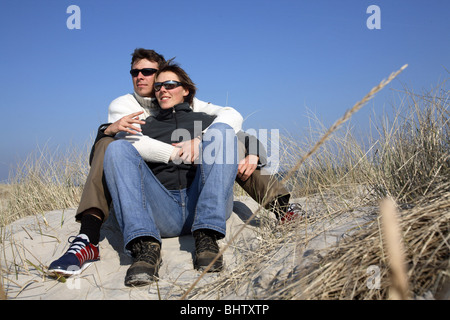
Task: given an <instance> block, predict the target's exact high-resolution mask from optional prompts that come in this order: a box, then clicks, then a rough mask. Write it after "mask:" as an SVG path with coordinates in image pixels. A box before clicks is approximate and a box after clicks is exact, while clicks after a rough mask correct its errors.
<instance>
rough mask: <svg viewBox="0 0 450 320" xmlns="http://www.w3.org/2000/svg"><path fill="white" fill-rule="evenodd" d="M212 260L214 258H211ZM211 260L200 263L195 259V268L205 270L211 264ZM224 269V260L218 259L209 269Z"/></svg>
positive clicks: (213, 270) (211, 270)
mask: <svg viewBox="0 0 450 320" xmlns="http://www.w3.org/2000/svg"><path fill="white" fill-rule="evenodd" d="M211 261H212V260H211ZM210 263H211V262H209V263H208V264H206V263H204V264H201V265H200V264H199V263H198V261H197V260H195V261H194V268H195V269H196V270H198V271H201V272H203V271H205V269H206V268H207V267H208V266H209V264H210ZM222 270H223V261H220V260H217V261H216V262H215V263H214V264H213V265H212V266H211V268H210V269H209V270H208V272H220V271H222Z"/></svg>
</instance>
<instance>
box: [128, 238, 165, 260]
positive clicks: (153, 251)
mask: <svg viewBox="0 0 450 320" xmlns="http://www.w3.org/2000/svg"><path fill="white" fill-rule="evenodd" d="M132 252H133V255H134V258H135V261H145V262H150V263H153V264H156V263H157V262H158V260H159V258H160V256H161V254H160V252H161V246H160V244H159V243H156V242H152V241H142V240H140V241H136V242H135V243H134V244H133V250H132Z"/></svg>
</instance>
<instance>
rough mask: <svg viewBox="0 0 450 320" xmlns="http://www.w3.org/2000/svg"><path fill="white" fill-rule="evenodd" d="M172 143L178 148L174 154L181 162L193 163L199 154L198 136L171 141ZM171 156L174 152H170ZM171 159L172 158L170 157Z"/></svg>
mask: <svg viewBox="0 0 450 320" xmlns="http://www.w3.org/2000/svg"><path fill="white" fill-rule="evenodd" d="M172 145H173V146H174V147H176V148H179V150H177V151H178V152H177V154H176V157H178V158H179V159H180V160H181V161H182V162H183V163H187V164H191V163H194V161H195V160H197V158H198V156H199V154H200V148H199V145H200V139H199V138H194V139H192V140H189V141H183V142H178V143H172ZM172 156H174V153H172ZM171 160H173V159H172V157H171Z"/></svg>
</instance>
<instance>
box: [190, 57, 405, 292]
mask: <svg viewBox="0 0 450 320" xmlns="http://www.w3.org/2000/svg"><path fill="white" fill-rule="evenodd" d="M407 66H408V65H404V66H403V67H401V68H400V69H399V70H398V71H396V72H393V73H392V74H391V75H390V76H389V77H388V78H387V79H386V80H383V81H381V82H380V83H379V84H378V85H377V86H376V87H374V88H372V90H370V92H369V93H368V94H367V95H366V96H365V97H364V98H363V99H362V100H361V101H359V102H357V103H356V104H355V105H354V106H353V107H352V108H351V109H350V110H347V112H345V114H344V116H343V117H342V118H340V119H339V120H338V121H336V122H335V123H334V124H333V125H332V126H331V127H330V129H329V130H328V131H327V132H326V133H325V135H324V136H323V137H322V138H321V139H320V140H319V141H318V142H317V143H316V144H315V145H314V147H313V148H312V149H311V150H310V151H309V152H308V153H307V154H306V155H305V156H303V157H302V158H301V159H300V160H299V161H298V162H297V164H296V165H295V166H294V167H293V168H292V169H291V170H290V171H289V173H288V174H287V175H286V177H284V179H283V180H282V181H281V183H282V184H283V183H285V182H286V181H287V180H288V179H289V178H290V177H291V176H292V174H293V173H294V172H295V171H297V170H298V169H299V168H300V166H301V165H302V163H303V162H304V161H305V160H306V159H308V158H309V157H310V156H311V155H312V154H314V152H316V151H317V149H318V148H319V147H320V146H321V145H322V144H323V143H324V142H325V141H326V140H327V139H328V138H329V137H330V135H331V134H332V133H333V132H334V131H336V129H337V128H339V126H340V125H341V124H343V123H344V122H346V121H347V120H348V119H350V118H351V116H352V115H353V114H354V113H356V112H357V111H358V110H360V109H361V108H362V107H363V106H364V104H366V103H367V102H368V101H369V100H370V99H372V98H373V96H374V95H375V94H376V93H377V92H379V91H380V90H381V89H383V88H384V87H385V86H386V85H387V84H388V83H390V82H391V81H392V80H393V79H395V77H397V76H398V75H399V74H400V73H401V72H402V71H403V70H404V69H406V67H407ZM269 201H270V200H269V199H266V200H265V201H264V203H263V204H262V205H260V206H259V208H258V209H257V210H256V211H255V212H254V213H253V214H252V215H251V216H250V218H249V219H248V220H247V221H246V223H245V224H244V225H243V226H242V227H241V228H240V229H239V230H238V232H236V234H235V235H234V236H233V237H232V239H231V240H230V241H229V242H228V243H227V244H226V245H225V246H224V247H223V249H222V250H220V252H219V253H218V254H217V255H216V257H215V258H214V259H213V261H211V263H210V264H209V265H208V266H207V267H206V268H205V269H204V270H203V272H202V273H201V274H200V276H199V277H198V278H197V279H196V280H195V281H194V283H193V284H192V285H191V286H190V287H189V288H188V290H186V292H185V293H184V294H183V296H182V297H181V300H184V299H186V297H187V296H188V294H189V293H190V292H191V291H192V289H193V288H194V287H195V286H196V285H197V284H198V283H199V281H200V280H201V279H202V278H203V277H204V275H205V274H206V273H207V272H208V271H209V270H210V269H211V267H212V266H213V265H214V263H215V262H216V261H217V259H219V258H220V257H221V256H222V255H223V253H224V252H225V251H226V250H227V249H228V247H229V246H230V244H231V243H233V242H234V241H235V239H236V238H237V237H238V235H239V234H240V233H241V232H242V231H243V230H244V229H245V228H246V227H247V226H248V225H249V224H250V222H251V221H252V220H253V219H254V218H255V217H256V215H257V214H258V213H259V211H260V210H261V208H264V207H265V206H266V205H267V204H268V202H269Z"/></svg>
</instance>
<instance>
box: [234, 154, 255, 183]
mask: <svg viewBox="0 0 450 320" xmlns="http://www.w3.org/2000/svg"><path fill="white" fill-rule="evenodd" d="M258 160H259V157H258V156H256V155H253V154H249V155H248V156H246V157H245V158H244V159H242V160H241V161H239V165H238V172H237V176H238V178H239V179H241V180H242V181H247V179H248V178H249V177H250V176H251V175H252V174H253V172H254V171H255V170H256V168H257V167H258Z"/></svg>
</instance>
